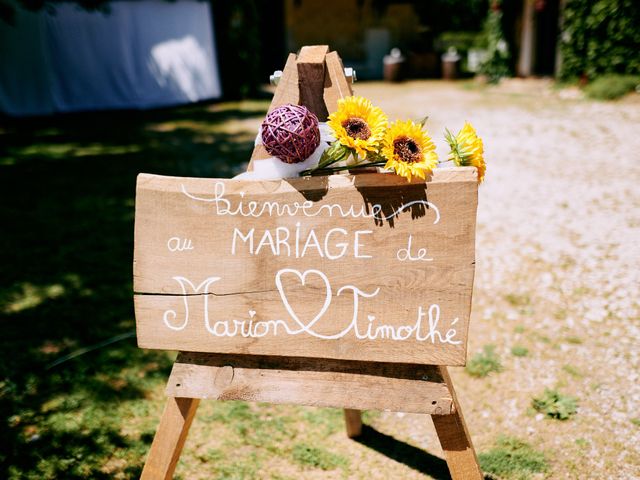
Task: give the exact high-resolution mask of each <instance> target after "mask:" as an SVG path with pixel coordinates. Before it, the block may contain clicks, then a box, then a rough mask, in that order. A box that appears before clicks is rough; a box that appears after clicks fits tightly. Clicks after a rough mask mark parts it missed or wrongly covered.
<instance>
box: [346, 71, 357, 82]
mask: <svg viewBox="0 0 640 480" xmlns="http://www.w3.org/2000/svg"><path fill="white" fill-rule="evenodd" d="M344 76H345V77H347V80H348V81H350V82H351V83H355V82H356V80H358V79H357V77H356V71H355V70H354V69H353V68H351V67H345V69H344Z"/></svg>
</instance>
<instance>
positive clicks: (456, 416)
mask: <svg viewBox="0 0 640 480" xmlns="http://www.w3.org/2000/svg"><path fill="white" fill-rule="evenodd" d="M438 370H439V371H440V374H441V375H442V378H443V380H444V382H445V383H446V384H447V385H449V387H450V390H451V398H452V400H453V406H454V408H453V412H452V413H451V414H450V415H433V416H432V417H431V419H432V420H433V425H434V426H435V428H436V433H437V434H438V439H439V440H440V445H441V446H442V450H443V451H444V456H445V458H446V460H447V465H448V467H449V472H450V473H451V478H452V480H482V479H483V478H484V476H483V474H482V470H480V464H479V463H478V458H477V456H476V451H475V449H474V448H473V443H472V441H471V435H469V430H468V429H467V424H466V423H465V421H464V417H463V416H462V410H461V409H460V404H459V402H458V397H457V396H456V392H455V389H454V388H453V382H452V381H451V377H450V376H449V372H448V371H447V367H438Z"/></svg>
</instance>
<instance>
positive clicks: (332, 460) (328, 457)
mask: <svg viewBox="0 0 640 480" xmlns="http://www.w3.org/2000/svg"><path fill="white" fill-rule="evenodd" d="M292 454H293V459H294V460H295V461H296V462H297V463H299V464H300V465H304V466H308V467H313V468H319V469H321V470H333V469H335V468H338V467H346V466H348V464H349V460H348V459H347V458H346V457H343V456H342V455H338V454H336V453H332V452H330V451H328V450H325V449H324V448H319V447H315V446H313V445H310V444H307V443H298V444H296V445H294V447H293V451H292Z"/></svg>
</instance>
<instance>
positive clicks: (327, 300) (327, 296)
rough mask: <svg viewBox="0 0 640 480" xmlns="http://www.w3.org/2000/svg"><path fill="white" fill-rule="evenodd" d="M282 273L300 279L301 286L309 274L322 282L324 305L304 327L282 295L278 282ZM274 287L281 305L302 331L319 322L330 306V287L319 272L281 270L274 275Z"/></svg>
mask: <svg viewBox="0 0 640 480" xmlns="http://www.w3.org/2000/svg"><path fill="white" fill-rule="evenodd" d="M284 273H292V274H294V275H295V276H297V277H298V278H299V279H300V282H301V283H302V285H305V279H306V278H307V275H309V274H313V275H317V276H319V277H320V278H321V279H322V281H323V282H324V286H325V292H326V293H325V298H324V304H323V305H322V308H321V309H320V311H319V312H318V314H317V315H316V316H315V317H313V318H312V319H311V321H310V322H309V323H307V324H306V325H305V324H304V323H303V322H301V321H300V318H298V315H296V313H295V312H294V311H293V308H291V305H290V304H289V300H288V299H287V295H286V294H285V293H284V289H283V288H282V281H281V280H280V277H281V276H282V274H284ZM276 287H277V288H278V292H280V297H281V298H282V303H283V304H284V307H285V308H286V309H287V312H289V315H291V318H293V319H294V320H295V321H296V323H297V324H298V325H300V328H302V331H308V330H309V329H310V328H311V327H312V326H313V325H314V324H315V323H316V322H317V321H318V320H320V318H321V317H322V316H323V315H324V314H325V312H326V311H327V309H328V308H329V305H330V304H331V286H330V285H329V280H328V279H327V277H326V275H325V274H324V273H322V272H321V271H319V270H306V271H305V272H303V273H300V272H299V271H298V270H293V269H291V268H283V269H282V270H280V271H279V272H278V273H277V274H276Z"/></svg>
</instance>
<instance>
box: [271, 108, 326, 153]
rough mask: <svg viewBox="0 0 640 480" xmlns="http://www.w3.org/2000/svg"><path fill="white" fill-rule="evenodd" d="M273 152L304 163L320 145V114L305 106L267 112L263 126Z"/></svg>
mask: <svg viewBox="0 0 640 480" xmlns="http://www.w3.org/2000/svg"><path fill="white" fill-rule="evenodd" d="M261 134H262V144H263V145H264V148H265V149H266V150H267V152H268V153H269V155H271V156H273V157H277V158H279V159H280V160H282V161H283V162H286V163H299V162H303V161H304V160H306V159H307V158H309V157H310V156H311V154H312V153H313V152H314V151H315V149H316V148H318V145H320V129H319V128H318V117H316V116H315V115H314V114H313V112H311V111H309V109H308V108H307V107H305V106H303V105H290V104H287V105H283V106H281V107H278V108H276V109H275V110H273V111H272V112H271V113H269V114H268V115H267V118H265V120H264V122H262V127H261Z"/></svg>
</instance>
